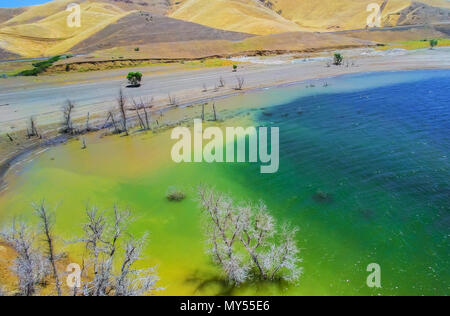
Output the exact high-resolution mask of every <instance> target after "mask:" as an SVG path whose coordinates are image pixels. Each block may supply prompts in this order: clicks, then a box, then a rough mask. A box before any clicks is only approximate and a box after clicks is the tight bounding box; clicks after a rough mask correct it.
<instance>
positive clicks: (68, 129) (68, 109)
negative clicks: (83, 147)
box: [62, 100, 75, 135]
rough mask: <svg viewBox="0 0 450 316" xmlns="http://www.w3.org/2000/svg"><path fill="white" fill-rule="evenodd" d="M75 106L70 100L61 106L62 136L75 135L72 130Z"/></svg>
mask: <svg viewBox="0 0 450 316" xmlns="http://www.w3.org/2000/svg"><path fill="white" fill-rule="evenodd" d="M74 108H75V105H74V104H73V102H72V101H71V100H67V103H66V104H65V105H64V106H63V124H62V133H64V134H70V135H73V134H75V129H74V128H73V121H72V112H73V109H74Z"/></svg>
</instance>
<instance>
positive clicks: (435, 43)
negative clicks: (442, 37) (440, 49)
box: [430, 39, 439, 49]
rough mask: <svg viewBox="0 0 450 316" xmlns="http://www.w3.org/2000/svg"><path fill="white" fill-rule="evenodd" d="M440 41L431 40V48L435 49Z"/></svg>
mask: <svg viewBox="0 0 450 316" xmlns="http://www.w3.org/2000/svg"><path fill="white" fill-rule="evenodd" d="M438 44H439V42H438V40H436V39H432V40H430V48H431V49H433V47H435V46H438Z"/></svg>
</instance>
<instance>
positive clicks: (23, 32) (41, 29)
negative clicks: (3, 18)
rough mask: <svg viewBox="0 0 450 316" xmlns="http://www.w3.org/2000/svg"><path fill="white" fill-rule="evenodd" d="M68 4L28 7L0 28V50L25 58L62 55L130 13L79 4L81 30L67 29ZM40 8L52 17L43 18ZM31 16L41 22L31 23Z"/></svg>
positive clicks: (104, 5) (97, 4) (63, 0)
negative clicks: (80, 9) (43, 8)
mask: <svg viewBox="0 0 450 316" xmlns="http://www.w3.org/2000/svg"><path fill="white" fill-rule="evenodd" d="M70 2H71V1H70V0H60V1H55V2H50V3H48V4H46V5H43V6H35V7H31V9H29V10H27V11H26V12H24V13H22V14H20V15H18V16H16V17H14V18H13V19H11V20H9V21H8V22H6V23H4V24H3V25H2V27H1V28H0V48H2V49H5V50H8V51H10V52H12V53H16V54H19V55H21V56H24V57H38V56H53V55H57V54H62V53H65V52H67V51H68V50H69V49H70V48H71V47H73V46H74V45H76V44H77V43H79V42H81V41H83V40H85V39H87V38H89V37H90V36H92V35H94V34H95V33H97V32H99V31H101V30H102V29H103V28H105V27H106V26H108V25H109V24H111V23H114V22H115V21H117V20H119V19H120V18H122V17H124V16H125V15H127V14H128V13H129V12H127V11H124V10H122V9H121V8H119V7H117V6H114V5H111V4H108V3H102V2H91V1H85V2H82V3H81V8H82V12H83V14H82V23H81V27H80V28H77V27H73V28H70V27H69V26H68V25H67V17H68V15H69V12H67V11H65V8H66V4H67V3H70ZM52 5H53V6H52ZM42 7H45V8H46V9H48V11H47V12H50V13H53V12H54V14H50V15H49V16H48V17H45V18H42V16H41V14H44V12H43V11H42ZM61 8H63V9H61ZM30 12H33V13H32V14H33V15H34V16H35V20H36V19H37V18H36V17H38V16H39V17H40V19H38V20H37V21H36V22H32V21H33V19H30V17H31V15H30V14H31V13H30ZM22 21H27V22H26V23H21V22H22Z"/></svg>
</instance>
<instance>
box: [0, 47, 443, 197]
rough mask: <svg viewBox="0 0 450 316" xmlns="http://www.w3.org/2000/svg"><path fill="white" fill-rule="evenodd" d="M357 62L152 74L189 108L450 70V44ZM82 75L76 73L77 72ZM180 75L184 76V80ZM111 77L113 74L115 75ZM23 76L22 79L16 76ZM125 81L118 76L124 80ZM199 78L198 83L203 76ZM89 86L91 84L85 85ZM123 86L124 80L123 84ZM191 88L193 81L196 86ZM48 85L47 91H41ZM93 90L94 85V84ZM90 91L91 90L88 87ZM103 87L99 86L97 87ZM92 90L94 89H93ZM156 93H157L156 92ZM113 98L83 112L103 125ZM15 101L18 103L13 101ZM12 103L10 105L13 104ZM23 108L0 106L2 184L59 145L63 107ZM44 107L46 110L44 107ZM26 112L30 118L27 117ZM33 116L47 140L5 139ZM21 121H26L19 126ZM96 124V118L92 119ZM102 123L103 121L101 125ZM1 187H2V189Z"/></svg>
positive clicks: (161, 103) (52, 83)
mask: <svg viewBox="0 0 450 316" xmlns="http://www.w3.org/2000/svg"><path fill="white" fill-rule="evenodd" d="M351 60H352V62H353V63H354V66H351V65H349V66H348V67H346V66H340V67H337V66H331V67H327V66H326V65H325V64H324V63H323V61H317V62H309V63H304V64H287V65H269V66H268V65H261V64H258V65H253V64H251V65H246V66H245V67H243V69H240V70H239V72H238V73H236V74H235V73H232V74H231V75H230V70H229V69H212V70H211V69H208V70H195V71H189V72H187V73H186V72H184V73H182V74H180V73H169V74H162V75H160V76H159V77H157V78H151V79H152V80H161V81H164V80H167V79H169V80H173V82H175V83H176V84H178V85H176V86H177V87H178V88H179V90H175V89H174V90H173V91H175V92H174V93H175V94H176V96H177V99H178V106H179V107H184V106H188V105H191V104H200V103H204V102H208V101H211V100H214V99H218V98H228V97H231V96H233V95H236V94H240V93H250V92H254V91H257V90H259V89H264V88H270V87H274V88H276V87H280V86H284V85H295V84H301V83H304V82H307V81H310V80H316V79H326V78H331V77H338V76H342V75H347V74H356V73H369V72H382V71H401V70H419V69H450V48H442V49H439V50H433V51H429V50H421V51H412V52H407V53H406V54H404V55H400V56H381V57H380V56H377V57H359V58H351ZM126 71H127V70H126V69H122V70H116V71H114V72H115V73H120V72H123V73H125V72H126ZM83 75H86V74H82V75H81V76H78V77H79V78H80V77H81V79H82V80H89V75H91V77H92V76H93V77H97V78H98V77H101V76H102V75H104V73H103V72H102V73H90V74H87V75H88V76H86V77H85V78H83V77H84V76H83ZM186 75H187V78H188V80H189V77H194V76H197V77H196V78H198V76H199V75H203V76H204V75H207V76H208V77H209V78H216V77H217V78H220V77H222V78H226V79H225V80H226V81H227V83H228V84H229V85H230V86H231V85H232V84H234V82H232V81H231V79H233V78H234V77H235V76H242V77H244V78H245V79H246V86H245V88H244V89H243V90H242V91H236V90H235V89H234V88H233V86H231V87H228V88H223V89H219V90H217V91H213V90H212V89H211V91H207V92H201V88H200V87H201V85H200V87H199V88H193V87H191V88H190V89H183V88H184V87H183V84H182V82H183V80H184V79H185V78H186ZM76 77H77V76H76ZM177 77H182V79H181V81H180V79H178V81H177ZM110 78H111V77H110ZM58 79H59V78H58V76H52V77H51V78H44V79H43V81H47V86H49V88H47V89H52V90H53V89H56V90H58V89H63V88H65V87H69V88H70V87H71V86H72V84H69V85H58V84H57V83H58ZM15 80H20V79H15ZM111 81H112V82H114V80H106V81H102V84H105V82H106V83H107V84H110V83H111ZM120 81H122V80H121V79H119V82H120ZM196 82H199V81H198V79H197V80H196ZM84 84H85V85H86V83H84ZM121 85H123V83H121ZM25 86H27V87H29V88H22V89H20V90H19V91H15V92H14V91H13V92H12V93H13V94H20V93H21V91H23V90H27V91H33V92H34V93H29V97H30V98H32V97H33V95H34V94H40V93H42V92H45V91H46V88H45V87H44V88H42V87H38V88H37V89H34V90H32V89H33V86H36V84H33V82H25ZM37 86H40V85H39V84H38V85H37ZM191 86H192V85H191ZM42 89H44V91H42ZM89 89H90V88H89ZM89 89H88V90H89ZM2 90H5V86H4V85H2V87H1V88H0V93H1V92H3V91H2ZM97 90H98V89H97ZM114 91H115V90H114ZM141 91H142V92H143V93H144V94H143V95H141V96H140V95H139V94H137V95H133V96H132V97H142V96H143V97H148V95H146V94H145V93H148V91H147V90H145V89H142V90H139V89H135V90H134V91H133V93H136V92H141ZM89 93H91V92H89ZM153 95H154V94H152V96H153ZM164 97H165V95H164V96H163V97H161V96H159V98H158V95H157V96H155V102H154V105H155V108H156V109H157V110H158V111H159V110H168V109H170V106H169V105H168V104H167V103H166V101H165V100H164ZM51 98H52V96H51V95H49V96H48V99H51ZM112 99H113V100H110V101H105V103H106V104H103V103H101V105H100V106H99V107H98V106H97V108H96V106H95V104H94V105H92V104H91V106H89V105H87V106H85V107H84V109H83V110H84V111H90V113H91V115H93V116H97V117H98V119H97V125H99V124H100V121H101V120H102V119H103V116H102V114H103V113H104V112H105V111H106V110H108V109H110V108H112V107H114V103H112V104H110V105H108V102H114V95H113V96H112ZM2 103H5V99H3V96H0V104H2ZM10 103H13V102H10ZM8 104H9V103H8ZM15 108H16V109H17V108H19V105H15V106H14V105H12V106H5V107H2V108H0V135H1V137H2V141H1V142H0V158H1V159H0V185H1V183H2V179H3V178H4V176H5V175H6V173H7V172H8V170H9V169H10V168H11V166H13V165H14V164H15V163H17V162H20V161H21V160H23V159H24V158H26V157H27V156H28V155H29V154H31V153H33V152H34V151H36V150H39V149H42V148H43V147H48V146H52V145H54V144H55V140H58V138H57V137H59V136H58V134H57V133H56V130H55V124H56V123H57V122H58V119H59V116H60V114H59V111H60V107H57V108H54V109H53V111H52V109H51V107H49V106H47V107H46V106H44V107H43V108H44V109H43V111H41V113H39V114H38V115H36V114H34V113H31V114H28V115H26V114H25V113H23V112H24V110H22V111H19V110H14V109H15ZM40 110H42V109H40ZM17 113H19V115H22V116H23V117H21V118H20V119H14V117H15V116H17ZM77 114H78V115H77V116H76V117H75V119H77V118H78V119H82V117H83V114H84V112H81V113H80V112H79V113H77ZM25 115H26V116H25ZM30 115H34V116H35V118H37V121H38V122H40V123H41V125H39V129H40V131H41V133H43V134H45V137H44V139H42V140H35V141H25V140H23V141H21V143H22V142H23V144H21V145H20V146H19V148H18V147H17V146H18V144H12V143H10V142H8V141H5V140H4V139H5V138H6V136H5V133H11V130H10V129H9V128H8V127H10V126H11V125H14V126H15V129H14V130H13V132H14V133H16V134H17V131H18V130H19V131H20V130H21V129H24V128H26V125H25V124H24V123H26V122H27V117H29V116H30ZM133 116H134V113H130V118H131V120H133V119H135V118H134V117H133ZM20 123H22V124H20ZM93 124H95V122H93ZM100 125H101V124H100ZM0 189H1V188H0Z"/></svg>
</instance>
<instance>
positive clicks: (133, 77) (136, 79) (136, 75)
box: [127, 72, 142, 87]
mask: <svg viewBox="0 0 450 316" xmlns="http://www.w3.org/2000/svg"><path fill="white" fill-rule="evenodd" d="M127 79H128V83H129V84H130V86H133V87H139V86H140V85H141V81H142V73H140V72H130V73H128V76H127Z"/></svg>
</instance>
